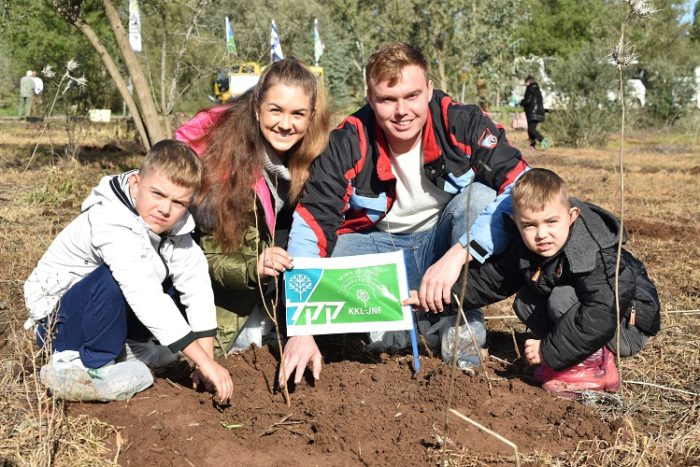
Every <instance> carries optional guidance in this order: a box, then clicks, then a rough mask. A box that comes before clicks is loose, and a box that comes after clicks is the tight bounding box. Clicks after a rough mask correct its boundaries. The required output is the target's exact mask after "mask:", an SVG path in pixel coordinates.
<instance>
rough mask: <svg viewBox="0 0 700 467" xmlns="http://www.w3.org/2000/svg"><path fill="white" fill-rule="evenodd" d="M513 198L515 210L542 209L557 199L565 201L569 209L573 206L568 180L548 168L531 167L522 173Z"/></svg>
mask: <svg viewBox="0 0 700 467" xmlns="http://www.w3.org/2000/svg"><path fill="white" fill-rule="evenodd" d="M512 199H513V212H518V211H523V210H525V209H528V210H530V211H542V210H543V209H544V208H545V206H546V205H547V204H550V203H552V202H555V201H561V202H563V203H564V205H565V206H566V207H567V209H568V208H570V207H571V203H570V202H569V192H568V190H567V189H566V182H564V180H562V178H561V177H560V176H559V175H557V174H555V173H554V172H552V171H551V170H547V169H531V170H528V171H527V172H525V173H524V174H523V175H521V176H520V178H519V179H518V180H517V181H516V182H515V187H514V188H513V193H512Z"/></svg>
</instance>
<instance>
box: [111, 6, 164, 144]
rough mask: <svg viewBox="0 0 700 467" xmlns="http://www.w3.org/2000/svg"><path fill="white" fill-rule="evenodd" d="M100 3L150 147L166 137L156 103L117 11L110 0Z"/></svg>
mask: <svg viewBox="0 0 700 467" xmlns="http://www.w3.org/2000/svg"><path fill="white" fill-rule="evenodd" d="M102 5H103V7H104V10H105V14H106V15H107V20H108V21H109V24H110V26H111V27H112V31H113V32H114V38H115V39H116V41H117V45H118V46H119V50H120V52H121V55H122V58H123V59H124V64H125V65H126V68H127V69H128V70H129V76H131V81H132V83H133V84H134V91H136V96H137V97H138V99H139V104H140V105H141V112H139V114H137V115H141V117H142V118H143V123H144V125H145V127H146V132H147V133H148V139H147V141H148V143H147V146H148V147H150V146H152V145H154V144H155V143H157V142H158V141H160V140H162V139H165V137H166V135H165V132H164V131H163V128H162V125H161V123H160V118H159V116H158V111H157V110H156V104H155V102H154V100H153V96H152V95H151V92H150V86H149V85H148V81H147V80H146V76H145V75H144V74H143V70H141V65H140V64H139V60H138V58H137V57H136V54H135V53H134V51H133V50H132V49H131V45H130V44H129V37H128V35H127V34H126V30H125V29H124V25H122V23H121V20H120V18H119V13H118V12H117V10H116V9H115V8H114V5H112V2H111V1H110V0H102Z"/></svg>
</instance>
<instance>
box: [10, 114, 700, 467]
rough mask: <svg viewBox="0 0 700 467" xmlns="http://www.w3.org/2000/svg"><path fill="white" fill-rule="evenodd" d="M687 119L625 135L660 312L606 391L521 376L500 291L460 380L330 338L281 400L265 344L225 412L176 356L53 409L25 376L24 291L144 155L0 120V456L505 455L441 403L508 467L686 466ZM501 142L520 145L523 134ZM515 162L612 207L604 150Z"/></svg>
mask: <svg viewBox="0 0 700 467" xmlns="http://www.w3.org/2000/svg"><path fill="white" fill-rule="evenodd" d="M698 118H700V115H699V116H698ZM696 121H697V120H696ZM697 128H700V126H698V125H695V126H693V129H692V131H686V132H684V133H682V134H681V133H678V134H669V133H664V132H639V133H635V134H634V135H632V136H630V137H628V149H627V154H626V155H625V188H624V190H625V192H624V199H625V202H624V224H625V226H626V228H627V231H628V233H629V241H628V243H627V244H626V248H628V249H629V250H630V251H631V252H633V253H634V254H635V255H636V256H637V257H638V258H640V259H641V260H642V261H643V262H644V263H645V265H646V267H647V269H648V271H649V274H650V276H651V278H652V280H653V281H654V282H655V284H656V285H657V288H658V291H659V295H660V297H661V302H662V308H663V314H662V329H661V331H660V332H659V334H658V335H657V336H655V337H654V338H653V339H652V340H651V341H650V343H649V345H648V346H647V347H646V348H645V349H644V350H643V351H642V352H641V353H640V354H639V355H637V356H635V357H633V358H629V359H623V360H622V364H621V367H620V373H621V376H622V379H623V384H622V388H621V390H620V393H619V394H616V395H610V396H607V397H604V398H599V399H586V400H585V402H583V401H576V402H574V401H568V400H563V399H557V398H555V397H552V396H550V395H548V394H547V393H546V392H544V391H543V390H541V389H540V388H538V387H537V386H535V385H534V384H533V382H532V379H531V378H532V369H531V368H529V367H528V366H527V365H526V364H525V363H524V361H523V358H522V357H521V355H520V352H522V347H523V343H524V340H525V339H527V338H529V334H528V333H527V331H526V329H525V328H524V326H523V325H521V324H520V323H519V322H518V321H517V319H514V316H513V313H512V310H511V309H510V304H511V302H510V301H509V300H506V301H504V302H501V303H499V304H495V305H492V306H489V307H487V308H486V309H485V313H486V315H487V329H488V334H487V347H488V348H489V351H490V354H491V355H490V357H488V359H487V362H486V371H478V372H477V373H476V374H475V375H468V374H463V373H461V372H459V371H457V374H454V375H453V373H452V371H451V370H450V368H449V367H448V366H447V365H445V364H444V363H443V362H442V361H441V359H440V358H439V357H438V358H432V357H429V356H428V355H427V352H425V351H423V352H422V357H421V361H422V371H421V373H420V374H419V375H418V377H417V378H414V377H413V372H412V365H411V361H412V359H411V357H410V356H407V355H386V354H382V355H378V354H372V353H366V352H362V351H361V348H362V347H361V345H360V344H359V342H358V341H357V339H358V336H348V337H345V338H343V337H329V338H328V339H327V340H326V342H325V346H323V347H322V351H323V354H324V357H325V362H324V368H323V372H322V374H321V380H320V381H318V382H315V383H314V382H313V381H311V380H310V379H307V380H305V381H304V382H302V383H301V384H300V385H298V386H297V387H295V388H293V390H292V392H291V402H290V405H289V406H288V405H287V404H286V403H285V399H284V396H283V394H282V393H281V392H279V391H278V390H277V388H275V386H274V381H275V380H276V378H275V375H276V370H277V361H278V358H277V356H276V354H275V353H274V352H272V353H271V352H270V351H269V350H268V349H267V347H265V348H262V349H256V350H254V351H253V350H251V351H248V352H247V353H245V354H243V355H236V356H231V357H228V358H227V359H225V360H222V363H223V364H224V365H225V366H226V367H227V368H229V370H230V371H231V374H232V375H233V378H234V382H235V384H236V388H235V394H234V398H233V400H232V404H231V406H230V407H226V408H221V407H217V406H215V405H214V404H213V401H212V399H211V395H209V394H207V393H197V392H195V391H193V390H191V389H190V387H189V386H190V384H191V383H190V381H189V379H188V372H187V371H186V370H185V369H184V368H182V367H181V368H176V369H172V371H170V372H169V373H167V374H166V375H164V376H161V377H158V378H157V379H156V383H155V385H154V386H153V387H152V388H150V389H148V390H146V391H144V392H143V393H140V394H137V395H136V397H134V398H133V399H132V400H130V401H128V402H127V401H124V402H113V403H107V404H68V405H67V410H64V406H63V405H62V404H61V402H60V401H56V400H55V399H53V398H52V397H50V395H48V394H47V392H46V390H45V389H44V388H43V387H41V385H40V384H39V383H38V378H37V377H36V374H37V371H38V368H39V367H40V365H41V363H43V360H42V358H41V357H40V356H39V353H38V351H37V349H36V346H35V345H34V343H33V341H32V339H31V336H30V334H29V333H26V332H24V331H23V330H22V323H23V322H24V320H25V319H26V308H25V305H24V299H23V295H22V285H23V283H24V280H25V279H26V278H27V276H28V275H29V273H30V272H31V270H32V269H33V268H34V266H35V265H36V262H37V260H38V259H39V258H40V257H41V255H42V254H43V253H44V251H45V250H46V248H47V246H48V245H49V243H50V242H51V241H52V240H53V238H54V237H55V236H56V234H57V233H58V232H60V231H61V229H62V228H63V227H65V225H66V224H68V222H70V220H71V219H72V218H73V217H74V216H75V215H76V214H77V210H78V209H79V206H80V203H81V202H82V200H83V199H84V197H85V196H86V194H87V193H88V192H89V190H90V188H91V187H92V186H93V185H94V184H95V183H96V181H97V180H99V179H100V177H101V176H102V175H105V174H114V173H119V172H122V171H124V170H127V169H129V168H132V167H135V166H138V164H139V163H140V160H141V157H142V154H141V153H140V152H138V150H135V149H134V148H133V145H132V144H130V143H128V142H125V141H124V140H123V138H120V136H119V131H117V130H118V128H113V127H104V128H102V127H100V128H90V132H88V133H87V139H86V140H85V142H84V143H83V146H82V152H81V154H80V157H77V158H67V157H66V156H64V155H63V154H67V151H65V150H64V147H63V146H62V145H64V144H65V141H64V140H65V138H64V139H61V132H60V129H54V130H53V131H49V132H48V133H46V134H44V133H41V131H43V130H42V129H41V128H39V127H36V126H31V125H29V124H25V123H24V122H21V123H15V122H12V123H6V122H3V121H2V120H0V168H2V170H0V201H2V203H0V226H2V229H0V266H1V267H0V322H1V323H2V325H0V466H2V465H12V466H14V465H57V466H76V465H90V466H92V465H109V466H114V465H133V466H141V465H154V466H165V465H178V466H180V465H183V466H187V465H196V466H202V465H246V466H247V465H273V466H274V465H280V466H281V465H304V466H306V465H311V466H313V465H324V466H325V465H333V466H346V465H347V466H350V465H353V466H354V465H373V466H374V465H392V466H394V465H399V466H404V465H406V466H409V465H436V464H438V463H440V462H441V461H442V460H443V453H442V449H443V447H444V448H445V453H446V458H447V460H448V461H449V465H454V466H474V465H479V466H484V465H488V466H491V465H514V454H513V450H512V448H511V447H509V446H508V445H507V444H505V443H503V442H501V441H499V440H497V439H496V438H494V437H493V436H491V435H489V434H487V433H485V432H482V431H479V430H477V429H476V428H474V427H473V426H472V425H470V424H468V423H466V422H464V421H463V420H461V419H459V418H458V417H457V416H455V415H449V416H448V417H447V418H446V411H447V410H448V408H452V409H456V410H457V411H459V412H460V413H462V414H463V415H464V416H466V417H469V418H470V419H471V420H473V421H475V422H478V423H481V424H482V425H484V426H485V427H486V428H488V429H491V430H493V431H494V432H496V433H498V434H499V435H501V436H503V437H505V438H507V439H508V440H510V441H511V442H512V443H514V444H515V445H517V448H518V450H519V453H520V460H521V465H530V466H543V465H544V466H561V465H571V466H583V465H585V466H600V467H603V466H605V467H609V466H615V467H632V466H635V467H637V466H656V465H669V466H676V465H682V466H700V352H698V348H700V341H699V340H698V339H699V337H698V336H700V321H699V320H698V308H700V286H699V284H700V242H698V238H700V190H698V181H697V174H698V168H700V155H699V154H700V135H699V134H698V133H697ZM49 130H51V129H49ZM41 135H43V136H41ZM511 137H513V138H514V139H515V138H518V141H519V142H520V143H521V145H522V144H525V136H524V134H523V133H520V134H514V133H511ZM655 148H669V151H670V150H671V149H673V151H672V152H668V151H667V152H661V153H659V152H658V151H657V150H656V149H655ZM526 157H527V160H528V162H529V163H530V164H531V165H532V166H535V167H548V168H551V169H553V170H555V171H557V172H558V173H560V174H561V175H563V176H564V178H565V179H566V180H567V183H568V184H569V187H570V190H571V192H572V194H573V195H575V196H577V197H580V198H582V199H585V200H587V201H590V202H593V203H595V204H598V205H600V206H602V207H604V208H606V209H608V210H610V211H611V212H613V213H615V215H617V216H620V215H621V211H622V207H621V205H620V198H621V193H620V178H619V175H620V173H619V167H618V156H617V148H616V146H615V147H613V146H611V147H606V148H602V149H593V148H585V149H572V148H559V147H556V146H555V147H554V148H552V149H549V150H548V151H547V152H546V153H542V152H537V153H532V152H530V153H526ZM341 344H344V345H341ZM22 369H24V370H22ZM446 419H447V428H446V425H445V420H446Z"/></svg>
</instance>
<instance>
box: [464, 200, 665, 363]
mask: <svg viewBox="0 0 700 467" xmlns="http://www.w3.org/2000/svg"><path fill="white" fill-rule="evenodd" d="M571 204H572V206H576V207H578V208H579V209H580V210H581V215H580V216H579V218H578V219H576V221H575V222H574V223H573V224H572V226H571V229H570V231H569V238H568V239H567V241H566V243H565V245H564V247H563V248H562V249H561V251H560V252H559V253H557V254H556V255H555V256H553V257H550V258H543V257H541V256H539V255H538V254H536V253H534V252H532V251H530V250H529V249H528V248H527V247H526V246H525V244H524V243H523V241H522V238H521V236H520V233H519V232H518V230H517V228H516V227H515V224H514V223H513V221H512V220H511V221H509V222H508V224H509V228H510V233H511V235H512V237H513V241H512V242H511V244H510V245H509V247H508V248H507V249H506V250H505V251H504V252H503V254H501V255H499V256H497V257H493V258H492V259H490V260H489V261H487V262H486V263H484V264H482V265H478V264H477V265H476V266H474V267H472V268H470V270H469V273H468V282H467V288H466V290H467V291H466V296H465V298H464V304H465V309H466V308H474V307H479V306H484V305H487V304H490V303H495V302H497V301H500V300H503V299H505V298H507V297H509V296H511V295H513V294H514V293H516V292H517V291H519V290H520V289H521V288H523V287H529V288H531V289H532V290H534V291H535V292H536V293H538V294H540V295H542V296H543V297H544V298H547V297H549V295H550V294H551V292H552V289H553V288H554V287H559V286H571V287H573V288H574V290H575V293H576V296H577V298H578V301H579V302H580V304H581V306H580V307H579V308H578V309H577V310H576V311H572V312H569V313H567V314H566V315H564V316H563V317H562V318H561V319H560V320H559V321H558V322H556V323H552V327H551V330H550V331H549V332H548V333H547V334H546V335H543V336H538V337H539V338H541V339H542V343H541V347H540V349H541V352H542V357H543V359H544V361H545V362H546V363H547V364H548V365H549V366H551V367H552V368H553V369H555V370H561V369H564V368H567V367H569V366H571V365H574V364H576V363H579V362H581V361H582V360H584V359H585V358H586V357H587V356H589V355H590V354H591V353H593V352H594V351H596V350H598V349H600V348H601V347H603V346H604V345H606V344H607V343H608V342H610V340H611V339H612V338H613V336H614V335H615V329H616V315H617V313H616V306H615V264H616V257H617V245H618V236H619V229H620V224H619V222H618V220H617V219H616V218H615V217H614V216H613V215H612V214H610V213H609V212H607V211H605V210H604V209H602V208H600V207H598V206H594V205H592V204H588V203H584V202H582V201H580V200H578V199H576V198H572V199H571ZM625 241H626V234H625V235H623V244H624V242H625ZM462 279H463V278H462ZM461 282H462V281H459V282H458V284H457V285H456V286H455V287H456V290H457V288H458V287H461V286H460V285H459V284H460V283H461ZM619 291H620V310H621V320H622V321H623V325H628V320H629V319H630V318H629V317H630V314H631V311H632V309H634V310H635V319H634V321H635V325H636V326H637V327H638V328H639V330H640V331H641V332H642V333H643V334H645V335H655V334H656V333H657V332H658V330H659V327H660V313H659V312H660V306H659V299H658V295H657V293H656V288H655V287H654V285H653V283H652V282H651V280H650V279H649V277H648V275H647V272H646V269H645V268H644V265H643V264H642V263H641V262H640V261H639V260H637V259H636V258H635V257H634V256H632V254H631V253H629V252H628V251H626V250H624V249H623V250H622V256H621V260H620V273H619Z"/></svg>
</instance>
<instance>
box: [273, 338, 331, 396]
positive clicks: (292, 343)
mask: <svg viewBox="0 0 700 467" xmlns="http://www.w3.org/2000/svg"><path fill="white" fill-rule="evenodd" d="M309 361H311V371H312V373H313V375H314V379H315V380H317V381H318V380H319V379H320V378H321V362H322V356H321V351H320V350H318V346H317V345H316V341H315V340H314V336H293V337H290V338H289V340H288V341H287V345H285V346H284V361H283V362H282V363H281V364H280V374H279V378H278V382H279V386H280V387H281V388H283V387H285V386H286V385H287V381H286V380H285V378H284V377H285V375H286V376H287V379H289V378H291V377H292V373H294V383H295V384H299V383H301V378H303V377H304V371H305V370H306V366H307V365H308V364H309Z"/></svg>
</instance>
